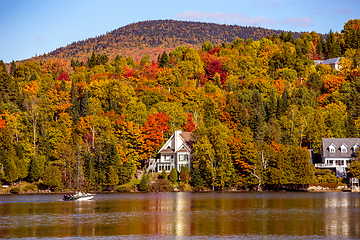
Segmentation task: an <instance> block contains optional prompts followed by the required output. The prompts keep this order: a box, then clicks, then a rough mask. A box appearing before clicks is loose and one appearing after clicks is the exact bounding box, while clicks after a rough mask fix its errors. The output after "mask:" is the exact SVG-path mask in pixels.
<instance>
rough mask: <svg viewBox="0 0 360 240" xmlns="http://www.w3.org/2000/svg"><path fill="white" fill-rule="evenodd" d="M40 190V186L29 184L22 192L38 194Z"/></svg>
mask: <svg viewBox="0 0 360 240" xmlns="http://www.w3.org/2000/svg"><path fill="white" fill-rule="evenodd" d="M38 189H39V188H38V185H36V184H35V183H29V184H26V185H25V186H24V187H23V188H22V191H23V192H36V191H37V190H38Z"/></svg>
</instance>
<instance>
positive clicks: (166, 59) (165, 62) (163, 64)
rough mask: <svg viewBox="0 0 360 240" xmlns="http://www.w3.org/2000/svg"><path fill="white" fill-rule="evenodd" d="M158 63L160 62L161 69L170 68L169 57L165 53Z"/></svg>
mask: <svg viewBox="0 0 360 240" xmlns="http://www.w3.org/2000/svg"><path fill="white" fill-rule="evenodd" d="M158 62H159V67H161V68H164V67H167V68H169V67H170V62H169V55H167V53H166V52H165V51H164V52H163V53H162V55H161V57H160V60H159V61H158Z"/></svg>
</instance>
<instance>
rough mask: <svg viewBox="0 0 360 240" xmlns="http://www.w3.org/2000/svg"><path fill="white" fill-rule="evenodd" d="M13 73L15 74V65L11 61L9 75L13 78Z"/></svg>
mask: <svg viewBox="0 0 360 240" xmlns="http://www.w3.org/2000/svg"><path fill="white" fill-rule="evenodd" d="M15 72H16V63H15V62H14V61H12V62H11V64H10V75H11V76H13V77H14V76H15Z"/></svg>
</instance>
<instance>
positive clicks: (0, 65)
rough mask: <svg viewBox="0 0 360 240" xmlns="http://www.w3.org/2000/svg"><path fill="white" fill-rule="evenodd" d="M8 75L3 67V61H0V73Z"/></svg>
mask: <svg viewBox="0 0 360 240" xmlns="http://www.w3.org/2000/svg"><path fill="white" fill-rule="evenodd" d="M2 72H4V73H8V72H7V70H6V66H5V63H4V61H3V60H0V73H2Z"/></svg>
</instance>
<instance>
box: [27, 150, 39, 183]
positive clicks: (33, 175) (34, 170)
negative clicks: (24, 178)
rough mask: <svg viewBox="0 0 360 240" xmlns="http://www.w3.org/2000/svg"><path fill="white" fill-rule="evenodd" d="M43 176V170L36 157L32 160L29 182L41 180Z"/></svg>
mask: <svg viewBox="0 0 360 240" xmlns="http://www.w3.org/2000/svg"><path fill="white" fill-rule="evenodd" d="M40 176H41V169H40V166H39V162H38V159H37V157H36V156H33V157H32V158H31V164H30V170H29V176H28V177H29V180H30V181H31V182H36V181H38V180H39V178H40Z"/></svg>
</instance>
